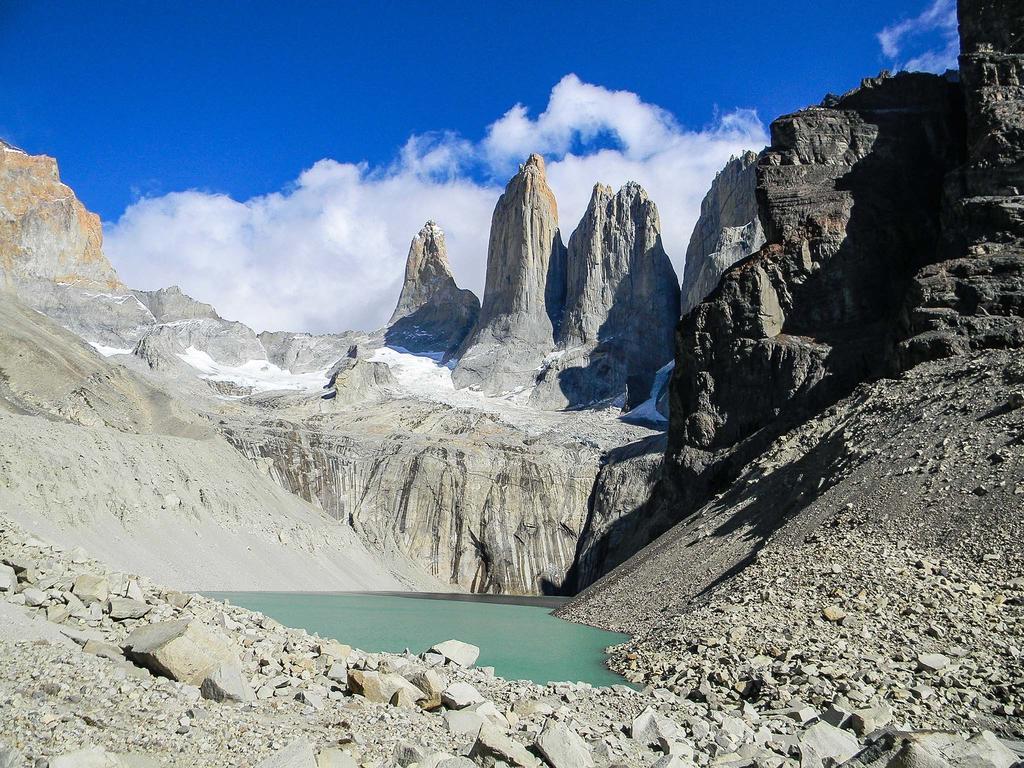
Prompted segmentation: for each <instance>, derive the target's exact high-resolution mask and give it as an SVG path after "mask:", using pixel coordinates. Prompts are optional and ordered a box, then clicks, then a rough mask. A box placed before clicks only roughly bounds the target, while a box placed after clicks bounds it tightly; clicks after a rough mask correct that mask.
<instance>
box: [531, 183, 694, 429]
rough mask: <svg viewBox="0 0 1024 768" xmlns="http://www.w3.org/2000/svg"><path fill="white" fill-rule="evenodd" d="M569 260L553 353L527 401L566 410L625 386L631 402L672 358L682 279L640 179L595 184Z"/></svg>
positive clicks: (647, 390)
mask: <svg viewBox="0 0 1024 768" xmlns="http://www.w3.org/2000/svg"><path fill="white" fill-rule="evenodd" d="M566 265H567V268H566V271H567V274H566V296H565V309H564V314H563V317H562V321H561V324H560V325H559V327H558V332H557V334H556V350H557V351H556V355H555V356H553V358H552V359H551V361H550V362H548V363H547V364H546V365H545V367H544V370H543V371H542V372H541V373H540V375H539V376H538V377H537V383H536V386H535V387H534V390H533V392H532V393H531V395H530V403H531V404H533V405H535V406H538V407H541V408H565V407H571V406H578V405H586V404H589V403H593V402H597V401H601V400H607V399H609V398H613V397H617V396H619V395H621V394H622V393H624V392H625V393H627V397H626V408H627V409H629V408H632V407H634V406H636V405H638V404H639V403H640V402H642V401H643V400H646V399H647V397H648V395H649V393H650V390H651V385H652V383H653V381H654V375H655V372H656V371H657V370H658V369H659V368H661V367H662V366H663V365H665V364H666V363H667V362H668V361H670V360H671V359H672V346H673V340H674V331H675V325H676V321H677V317H678V315H679V282H678V279H677V277H676V273H675V270H674V269H673V268H672V262H671V261H670V260H669V258H668V255H667V254H666V253H665V249H664V248H663V247H662V243H661V223H660V220H659V218H658V210H657V207H656V206H655V205H654V202H653V201H651V199H650V198H649V197H648V196H647V193H646V192H645V191H644V190H643V188H641V187H640V185H638V184H636V183H635V182H630V183H628V184H626V185H625V186H623V187H622V189H620V190H619V191H618V192H617V193H613V191H612V189H611V187H608V186H605V185H603V184H597V185H595V186H594V191H593V194H592V195H591V199H590V204H589V206H588V207H587V210H586V212H585V213H584V215H583V219H582V221H581V222H580V224H579V226H578V227H577V228H576V230H575V231H574V232H573V234H572V236H571V237H570V238H569V247H568V254H567V257H566ZM641 338H642V339H643V340H644V342H643V343H642V344H638V343H637V340H638V339H641Z"/></svg>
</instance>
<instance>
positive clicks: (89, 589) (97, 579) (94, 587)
mask: <svg viewBox="0 0 1024 768" xmlns="http://www.w3.org/2000/svg"><path fill="white" fill-rule="evenodd" d="M71 592H72V593H73V594H74V596H75V597H77V598H78V599H79V600H81V601H82V602H83V603H85V604H86V605H91V604H93V603H103V602H106V599H107V597H108V596H109V594H110V584H109V582H108V581H107V580H106V578H104V577H103V576H97V575H96V574H93V573H83V574H81V575H80V576H79V577H78V578H77V579H75V585H74V587H72V588H71Z"/></svg>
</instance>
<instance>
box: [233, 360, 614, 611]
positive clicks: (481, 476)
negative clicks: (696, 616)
mask: <svg viewBox="0 0 1024 768" xmlns="http://www.w3.org/2000/svg"><path fill="white" fill-rule="evenodd" d="M364 365H366V364H364ZM226 430H227V437H228V439H229V440H230V441H231V442H232V443H233V444H234V445H235V446H236V447H237V448H238V449H239V450H240V451H241V452H242V453H243V454H245V455H246V456H248V457H249V458H250V459H252V460H254V461H256V462H257V463H262V462H266V464H267V466H268V468H269V471H270V472H271V474H272V476H273V477H274V478H275V479H276V480H277V481H278V482H279V483H280V484H281V485H282V486H283V487H285V488H286V489H288V490H290V491H292V492H293V493H296V494H297V495H299V496H300V497H302V498H304V499H306V500H307V501H310V502H312V503H313V504H315V505H316V506H318V507H320V508H322V509H323V510H324V511H326V512H327V513H328V514H329V515H331V516H332V517H334V518H336V519H338V520H341V521H345V522H348V523H349V524H350V525H352V527H354V528H355V530H356V531H357V532H358V533H359V534H360V536H361V537H362V538H363V540H364V541H366V542H367V543H368V544H369V545H370V546H371V547H372V548H374V549H377V550H381V551H385V552H387V551H397V552H400V553H403V554H404V555H407V556H408V557H409V558H410V559H411V560H412V561H413V562H415V563H417V564H418V565H419V566H420V567H421V568H422V569H424V570H425V571H426V572H427V573H429V574H430V575H432V576H434V577H436V578H438V579H440V580H442V581H444V582H447V583H450V584H455V585H459V586H461V587H463V588H465V589H469V590H472V591H475V592H492V593H527V594H533V593H539V592H551V591H556V590H558V589H560V588H561V586H562V584H563V582H564V580H565V578H566V574H567V572H568V571H569V569H570V567H571V565H572V562H573V558H574V555H575V550H576V542H577V539H578V538H579V535H580V532H581V531H582V529H583V525H584V522H585V520H586V517H587V503H588V498H589V496H590V493H591V488H592V487H593V484H594V478H595V476H596V475H597V471H598V455H597V453H596V452H595V451H593V450H592V449H588V448H586V447H585V446H583V445H581V444H579V443H574V442H572V441H565V442H564V444H563V443H561V442H559V438H557V437H555V436H548V437H546V438H545V439H532V438H529V437H527V436H526V435H525V434H523V433H519V432H517V431H515V430H512V429H509V428H508V427H506V426H503V425H502V424H501V423H500V421H498V420H496V419H494V418H493V417H491V416H489V415H488V414H483V413H479V412H471V411H463V410H458V409H451V408H447V407H439V406H437V405H433V406H430V405H427V404H423V403H415V402H413V401H408V400H406V401H403V400H395V401H392V402H388V403H382V404H380V405H378V406H376V407H375V409H373V410H372V411H370V410H368V409H361V410H360V411H358V412H355V411H351V410H350V411H348V412H347V413H345V414H343V415H339V416H336V417H335V416H325V417H322V418H319V419H315V420H312V421H307V422H304V423H302V424H297V423H292V422H289V421H284V420H273V421H269V420H268V421H266V422H264V423H260V424H256V425H253V424H251V423H249V422H240V423H237V424H236V423H229V424H228V425H227V427H226Z"/></svg>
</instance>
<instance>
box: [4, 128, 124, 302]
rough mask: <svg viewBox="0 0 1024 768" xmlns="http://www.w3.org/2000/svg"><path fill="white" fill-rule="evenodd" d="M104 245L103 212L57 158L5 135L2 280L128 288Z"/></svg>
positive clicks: (100, 287) (109, 288) (115, 288)
mask: <svg viewBox="0 0 1024 768" xmlns="http://www.w3.org/2000/svg"><path fill="white" fill-rule="evenodd" d="M102 245H103V229H102V227H101V225H100V218H99V216H97V215H96V214H94V213H90V212H89V211H87V210H85V206H83V205H82V204H81V202H79V200H78V198H77V197H75V193H74V192H72V191H71V189H70V188H69V187H67V186H65V185H64V184H62V183H61V181H60V176H59V174H58V172H57V162H56V161H55V160H54V159H53V158H52V157H46V156H45V155H29V154H26V153H25V152H22V151H21V150H20V149H17V148H15V147H12V146H11V145H10V144H7V143H5V142H3V141H0V285H3V284H5V283H6V284H8V285H9V284H11V283H13V282H18V281H24V280H46V281H50V282H55V283H66V284H72V285H76V286H79V287H81V288H89V289H92V290H102V291H111V290H117V289H123V287H124V286H122V285H121V281H120V280H118V277H117V273H116V272H115V271H114V268H113V267H112V266H111V265H110V262H109V261H107V258H106V256H104V255H103V251H102V250H101V248H102Z"/></svg>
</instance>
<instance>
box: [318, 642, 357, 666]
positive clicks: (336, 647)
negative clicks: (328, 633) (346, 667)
mask: <svg viewBox="0 0 1024 768" xmlns="http://www.w3.org/2000/svg"><path fill="white" fill-rule="evenodd" d="M318 650H319V651H320V655H321V656H326V657H327V658H329V659H331V660H332V661H333V662H334V663H336V664H344V663H345V662H347V661H348V657H349V656H351V655H352V646H351V645H345V644H344V643H339V642H338V641H337V640H325V641H324V642H322V643H320V645H319V646H318Z"/></svg>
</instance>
